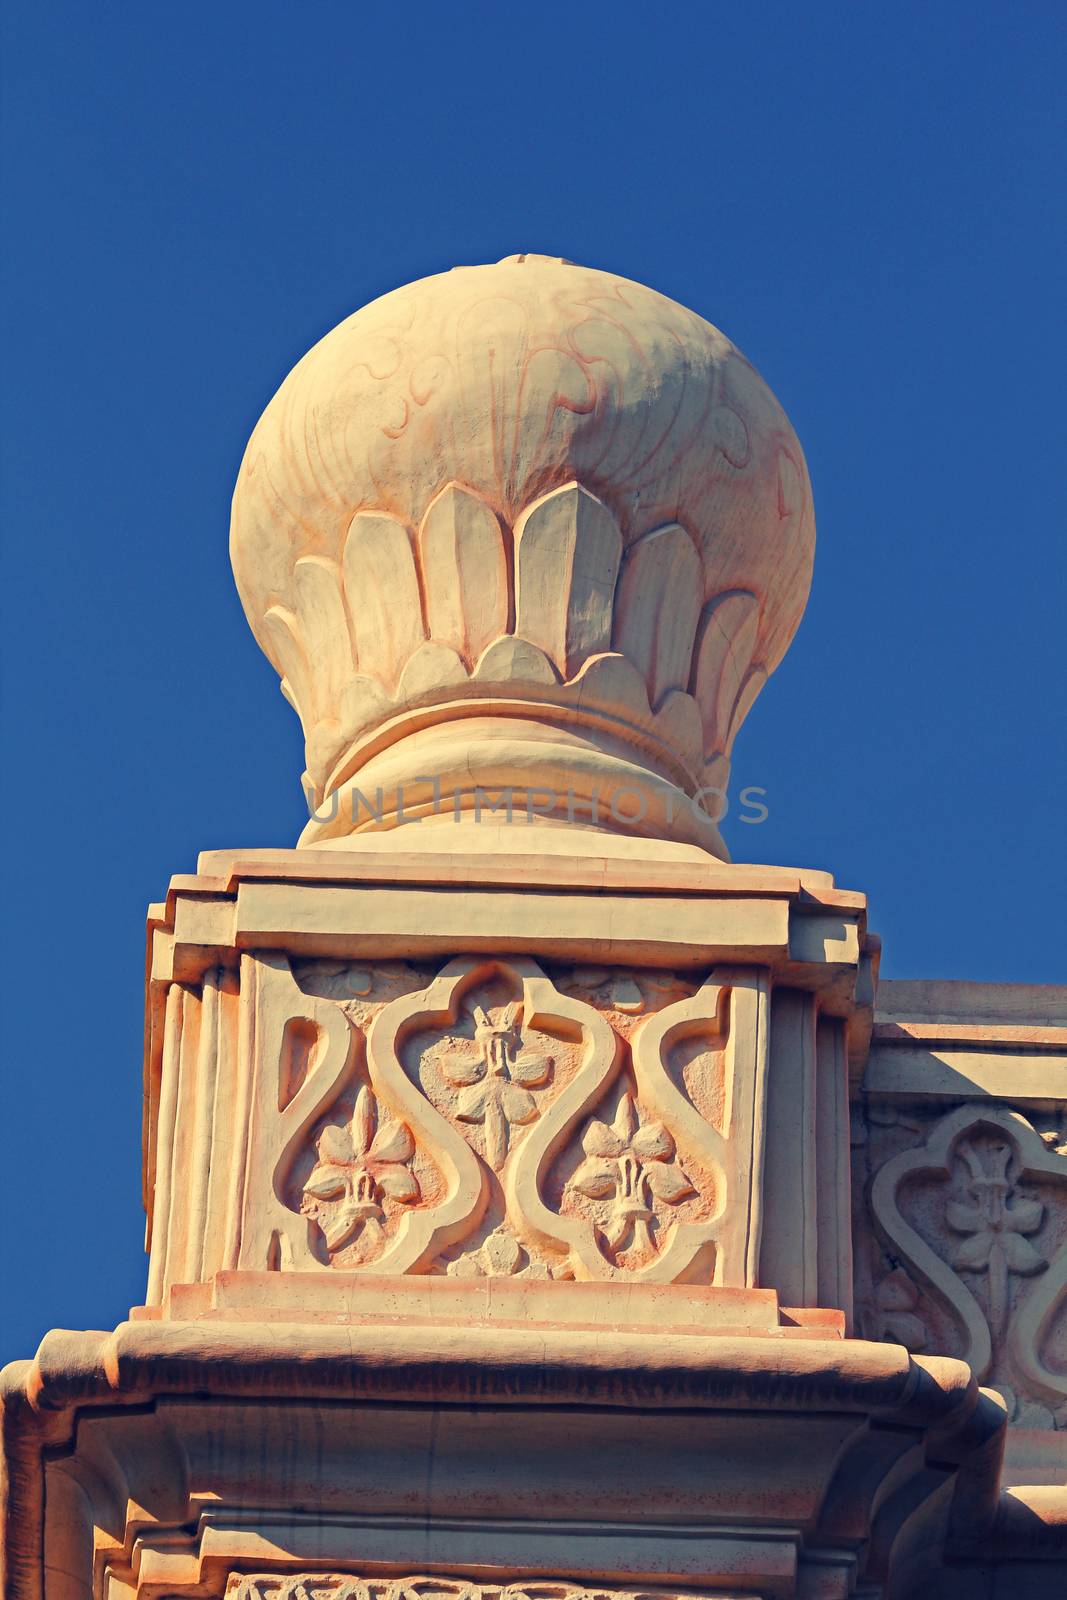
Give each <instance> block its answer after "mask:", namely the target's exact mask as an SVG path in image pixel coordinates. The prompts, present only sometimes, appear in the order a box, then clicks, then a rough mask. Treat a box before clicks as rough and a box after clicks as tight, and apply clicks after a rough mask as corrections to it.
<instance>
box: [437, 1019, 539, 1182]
mask: <svg viewBox="0 0 1067 1600" xmlns="http://www.w3.org/2000/svg"><path fill="white" fill-rule="evenodd" d="M520 1009H521V1008H520V1006H519V1004H518V1003H515V1004H512V1005H510V1006H508V1007H507V1008H506V1009H505V1011H504V1014H503V1016H502V1017H501V1018H500V1020H499V1022H494V1021H493V1020H492V1019H491V1018H490V1016H489V1015H488V1013H487V1012H486V1011H485V1010H483V1008H482V1007H481V1006H475V1007H474V1008H473V1013H472V1014H473V1016H474V1021H475V1032H474V1039H475V1043H476V1045H477V1046H478V1050H479V1054H478V1055H476V1056H468V1055H462V1054H460V1053H459V1052H458V1051H452V1052H449V1053H448V1054H446V1055H445V1056H444V1057H443V1058H442V1060H441V1071H442V1073H443V1074H444V1076H445V1078H446V1079H447V1080H448V1082H449V1083H450V1084H452V1085H453V1087H455V1088H456V1089H457V1090H458V1091H459V1092H458V1093H457V1095H456V1099H455V1106H454V1114H455V1116H456V1118H457V1119H458V1120H459V1121H460V1122H468V1123H480V1124H481V1126H482V1128H483V1129H484V1135H485V1156H486V1160H487V1161H488V1162H489V1165H490V1166H491V1167H492V1168H493V1170H494V1171H495V1172H499V1170H500V1168H501V1167H502V1166H503V1165H504V1162H505V1160H506V1158H507V1154H508V1148H509V1145H510V1142H511V1134H512V1129H513V1128H516V1129H517V1128H521V1127H523V1126H525V1125H526V1124H527V1123H529V1122H533V1121H534V1119H535V1118H536V1117H537V1116H538V1115H539V1111H538V1105H537V1101H536V1099H535V1098H534V1096H533V1095H532V1094H531V1093H530V1090H531V1089H532V1088H535V1087H536V1088H539V1089H540V1088H543V1087H544V1085H545V1084H546V1083H547V1082H548V1081H549V1078H550V1077H551V1075H552V1067H553V1064H554V1062H553V1057H552V1056H550V1055H547V1054H545V1053H544V1052H542V1051H538V1050H527V1049H525V1048H524V1046H523V1040H522V1034H521V1033H520V1032H519V1030H518V1028H517V1026H516V1020H517V1018H518V1014H519V1011H520Z"/></svg>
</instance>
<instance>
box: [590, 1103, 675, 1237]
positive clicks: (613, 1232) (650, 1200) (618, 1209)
mask: <svg viewBox="0 0 1067 1600" xmlns="http://www.w3.org/2000/svg"><path fill="white" fill-rule="evenodd" d="M582 1149H583V1150H584V1152H585V1160H584V1161H583V1162H582V1164H581V1166H580V1167H579V1168H578V1170H577V1171H576V1172H575V1173H574V1175H573V1177H571V1178H570V1179H568V1181H567V1184H566V1187H567V1189H569V1190H571V1191H572V1192H573V1193H577V1194H580V1195H584V1196H585V1197H586V1199H588V1200H591V1201H593V1202H594V1206H595V1208H596V1211H597V1214H598V1229H599V1232H600V1234H601V1236H602V1238H603V1240H604V1243H605V1245H606V1247H607V1251H608V1252H609V1253H610V1254H611V1256H612V1258H613V1259H614V1260H616V1261H618V1260H619V1259H621V1258H622V1257H623V1256H624V1255H625V1254H626V1253H627V1252H630V1251H632V1252H633V1254H634V1255H635V1256H636V1257H637V1258H638V1259H639V1260H647V1259H648V1257H649V1256H650V1255H653V1254H655V1253H656V1249H657V1246H656V1241H655V1238H654V1233H655V1231H656V1230H657V1229H658V1227H659V1215H658V1212H657V1204H656V1203H657V1201H659V1202H662V1203H663V1204H664V1205H668V1206H676V1205H677V1204H678V1203H679V1201H681V1200H686V1199H688V1198H689V1197H690V1196H691V1195H694V1194H695V1193H696V1189H695V1187H694V1185H693V1184H692V1183H691V1182H690V1180H689V1178H688V1177H687V1175H686V1173H685V1172H684V1171H683V1170H682V1167H681V1165H680V1164H679V1162H678V1161H677V1159H676V1155H677V1150H676V1146H675V1143H674V1140H673V1139H672V1137H671V1135H670V1134H669V1133H668V1131H667V1129H666V1128H665V1127H664V1126H663V1124H662V1122H655V1121H648V1122H639V1119H638V1113H637V1109H636V1107H635V1106H634V1103H633V1098H632V1096H631V1095H630V1094H628V1093H625V1094H623V1096H622V1098H621V1099H620V1101H619V1109H618V1111H617V1112H616V1114H615V1120H614V1122H613V1123H612V1124H611V1126H610V1127H609V1126H608V1125H607V1124H606V1123H604V1122H601V1121H599V1119H598V1118H596V1117H594V1118H593V1119H592V1121H591V1122H590V1123H589V1124H588V1126H587V1127H586V1130H585V1133H584V1134H583V1136H582Z"/></svg>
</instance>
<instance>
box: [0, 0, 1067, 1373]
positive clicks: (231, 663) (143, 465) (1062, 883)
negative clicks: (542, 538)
mask: <svg viewBox="0 0 1067 1600" xmlns="http://www.w3.org/2000/svg"><path fill="white" fill-rule="evenodd" d="M6 32H7V39H6V45H5V51H4V55H5V71H6V75H7V82H6V88H5V112H4V119H5V120H4V129H5V132H4V148H5V163H6V167H5V178H4V187H5V198H6V208H7V227H6V242H5V248H4V254H5V261H4V275H5V280H6V281H5V294H4V301H5V316H6V322H5V328H4V336H3V337H4V351H5V354H6V357H7V360H6V370H7V378H6V383H5V386H4V395H3V406H4V415H3V441H2V442H3V452H4V461H3V526H4V533H5V554H4V572H5V578H6V584H5V596H6V599H5V616H4V630H3V643H4V651H5V658H6V660H5V691H6V692H5V732H4V745H3V748H4V751H5V754H6V758H7V781H6V783H5V784H4V786H3V790H2V804H3V809H4V817H3V828H4V838H5V841H6V844H5V869H4V877H5V889H6V894H5V904H6V915H5V917H4V919H3V930H4V936H5V941H6V949H5V956H4V963H5V964H4V972H5V982H6V989H7V994H6V996H5V1004H4V1013H5V1030H6V1043H5V1050H4V1060H5V1079H4V1093H5V1111H6V1116H7V1120H6V1129H5V1139H4V1162H3V1165H2V1167H0V1184H2V1185H3V1196H2V1204H3V1215H4V1218H5V1226H4V1228H3V1234H2V1238H3V1261H2V1265H0V1272H2V1274H3V1275H2V1277H0V1281H2V1282H4V1284H5V1285H6V1287H7V1288H8V1289H10V1288H11V1286H12V1285H14V1286H15V1287H16V1293H15V1294H14V1295H8V1296H7V1298H8V1299H9V1300H13V1301H14V1302H15V1303H14V1304H11V1305H9V1308H8V1310H7V1312H6V1314H5V1315H4V1318H3V1322H2V1324H0V1357H8V1356H11V1357H13V1356H16V1355H29V1354H31V1353H32V1351H33V1349H34V1348H35V1347H36V1344H37V1341H38V1339H39V1338H40V1336H41V1334H42V1333H43V1332H44V1330H45V1329H46V1328H48V1327H50V1326H53V1325H60V1326H67V1327H94V1326H95V1327H106V1326H112V1325H113V1324H114V1323H115V1321H117V1320H118V1319H119V1318H121V1317H122V1316H123V1315H124V1314H125V1312H126V1309H127V1308H128V1307H129V1306H130V1305H131V1304H134V1303H138V1302H139V1301H140V1300H141V1299H142V1297H143V1291H144V1261H143V1257H142V1255H141V1245H142V1228H143V1224H142V1219H141V1216H140V1199H139V1172H138V1168H139V1154H140V1128H139V1119H140V1074H141V1060H140V1057H141V1029H142V980H143V948H144V946H143V928H144V909H145V906H146V904H147V902H148V901H149V900H152V899H156V898H158V897H161V896H162V894H163V892H164V890H165V887H166V884H167V880H168V878H169V876H170V874H171V873H173V872H186V871H190V870H191V869H192V867H193V865H194V862H195V858H196V854H197V851H198V850H200V849H204V848H211V847H221V846H227V845H269V844H287V843H290V842H292V841H293V840H294V839H295V836H296V834H297V832H298V831H299V828H300V826H301V806H302V801H301V796H300V792H299V789H298V785H297V779H298V774H299V772H300V770H301V766H302V755H301V744H300V736H299V729H298V725H297V722H296V718H295V717H294V716H293V714H292V712H291V711H290V710H289V708H288V707H287V706H286V704H285V703H284V701H283V700H282V698H281V696H280V694H279V693H278V690H277V684H276V679H275V677H274V674H273V672H272V670H271V669H270V668H269V666H268V665H267V663H266V661H265V660H264V659H263V658H262V657H261V656H260V654H259V652H258V650H257V649H256V647H255V645H254V643H253V641H252V637H251V635H250V633H249V632H248V630H247V628H246V626H245V624H244V621H243V617H242V613H241V610H240V606H239V604H238V601H237V597H236V594H235V591H234V589H233V585H232V581H231V578H230V573H229V564H228V557H227V523H228V510H229V497H230V494H231V491H232V487H233V481H234V477H235V475H236V471H237V466H238V463H239V461H240V457H241V453H242V450H243V448H244V444H245V441H246V439H247V436H248V434H249V432H250V430H251V428H252V426H253V424H254V422H255V420H256V418H257V416H258V414H259V412H260V411H261V409H262V408H263V406H264V405H265V403H266V401H267V400H268V399H269V397H270V395H271V393H272V392H273V390H274V389H275V388H276V386H277V384H278V383H279V382H280V380H281V378H282V377H283V376H284V374H285V373H286V371H287V370H288V369H289V368H290V367H291V366H292V364H293V363H294V361H295V360H296V359H297V358H298V357H299V356H300V355H301V354H302V353H303V352H304V350H305V349H307V347H308V346H309V345H310V344H311V343H313V342H314V340H316V339H317V338H319V337H320V336H321V335H322V334H323V333H324V332H325V331H326V330H327V329H329V328H330V327H331V326H333V325H334V324H335V323H336V322H337V321H339V320H340V318H341V317H343V316H344V315H346V314H347V313H348V312H350V311H351V310H353V309H354V308H355V307H357V306H358V305H360V304H362V303H363V302H365V301H366V300H368V299H371V298H372V297H374V296H375V295H377V294H380V293H382V292H383V291H385V290H387V289H389V288H392V287H394V286H395V285H396V284H398V283H402V282H405V281H407V280H409V279H411V278H415V277H420V276H423V275H424V274H426V273H430V272H435V271H440V270H442V269H444V268H447V267H450V266H452V265H454V264H456V263H458V262H477V261H493V260H496V259H498V258H499V257H501V256H504V255H509V254H512V253H515V252H518V251H524V250H526V251H541V252H545V253H549V254H559V255H564V256H567V257H569V258H571V259H573V260H578V261H582V262H585V263H588V264H590V265H593V266H603V267H607V268H610V269H612V270H615V271H618V272H620V273H623V274H625V275H626V276H629V277H632V278H637V279H640V280H642V281H643V282H646V283H649V284H652V285H653V286H655V287H656V288H658V289H661V290H663V291H664V292H665V293H667V294H670V295H672V296H674V297H675V298H677V299H679V300H681V301H683V302H684V303H685V304H686V305H690V306H692V307H694V308H695V309H696V310H698V311H700V312H701V313H702V314H703V315H705V316H707V317H708V318H709V319H710V320H711V321H712V322H715V323H716V324H717V325H719V326H720V327H722V328H723V330H724V331H725V332H726V333H728V334H729V335H730V337H731V338H732V339H733V340H734V341H735V342H736V343H737V344H738V345H739V346H740V347H741V349H742V350H743V351H744V352H745V354H746V355H747V356H749V358H750V359H751V360H753V361H754V362H755V363H756V364H757V366H758V367H759V368H760V369H761V371H762V372H763V373H764V375H765V376H766V378H767V379H768V381H769V382H770V383H771V385H772V387H773V388H774V389H775V390H776V392H777V393H778V395H779V397H780V398H781V400H782V402H783V403H784V405H785V407H786V409H787V410H788V412H789V414H790V416H791V418H792V420H793V422H794V424H795V426H796V429H797V431H798V433H799V435H800V438H801V440H802V442H803V444H804V447H805V450H806V453H807V457H808V462H809V466H810V468H811V473H812V479H813V483H814V489H815V504H816V516H817V523H818V548H817V552H816V567H815V581H814V588H813V592H812V599H811V603H810V605H809V607H808V612H807V615H806V618H805V621H804V623H803V624H802V627H801V630H800V633H799V634H798V636H797V639H796V641H795V643H794V645H793V648H792V650H791V652H790V654H789V655H788V656H787V658H786V660H785V663H784V664H783V666H782V667H781V668H780V669H779V672H778V674H777V675H776V676H775V678H774V679H773V680H772V682H771V684H770V686H769V687H768V689H767V690H766V691H765V692H764V694H763V696H762V697H761V699H760V700H759V702H758V704H757V706H756V709H755V711H754V713H753V715H752V717H751V719H750V721H749V723H748V725H747V726H746V728H745V730H744V732H743V733H742V735H741V738H740V740H739V742H738V745H737V749H736V759H735V774H736V781H737V785H738V787H740V785H742V784H753V785H759V786H761V787H763V788H765V789H766V790H767V802H766V803H767V805H768V807H769V811H770V816H769V819H768V821H767V822H766V823H765V824H763V825H762V826H761V827H744V826H742V825H740V824H738V823H737V822H736V821H729V820H728V821H727V824H726V827H725V832H726V833H727V837H728V840H729V843H730V845H731V848H732V849H733V851H734V853H735V855H736V856H737V857H738V858H739V859H749V860H757V861H768V862H779V863H788V864H794V865H800V864H802V865H805V866H813V867H820V868H829V869H830V870H831V871H833V872H834V873H835V874H836V876H837V879H838V881H839V882H840V883H842V884H843V885H845V886H846V887H848V888H854V889H862V890H864V891H866V892H867V893H868V894H869V896H870V900H871V922H872V926H873V927H874V928H876V929H877V930H878V931H879V932H880V933H881V934H882V936H883V939H884V941H885V958H884V966H883V971H884V972H885V973H886V974H887V975H888V976H891V977H905V976H939V977H970V978H976V979H981V980H990V981H991V980H1005V981H1009V980H1013V981H1033V982H1046V983H1049V982H1057V981H1058V982H1063V981H1065V980H1067V936H1065V930H1064V912H1063V907H1064V904H1065V891H1067V870H1065V862H1067V847H1065V845H1064V824H1065V814H1064V813H1065V806H1064V798H1063V796H1064V778H1065V770H1067V754H1065V732H1064V724H1065V720H1067V719H1065V715H1064V692H1063V651H1064V639H1065V633H1067V629H1065V625H1064V616H1065V601H1067V592H1065V591H1067V585H1065V581H1064V580H1065V576H1067V557H1065V554H1064V550H1065V517H1064V511H1065V506H1064V482H1063V480H1064V472H1063V455H1064V452H1063V431H1064V429H1063V423H1064V403H1063V395H1062V381H1063V380H1062V375H1063V372H1064V370H1065V357H1067V349H1065V338H1064V334H1065V329H1064V319H1063V281H1064V267H1065V260H1064V232H1065V212H1064V206H1063V203H1062V194H1063V190H1064V182H1065V178H1067V173H1065V170H1064V166H1065V162H1064V157H1063V151H1064V148H1065V135H1067V129H1065V127H1064V115H1063V110H1062V103H1063V94H1062V81H1063V73H1064V67H1065V64H1067V63H1065V61H1064V57H1065V54H1067V52H1065V49H1064V43H1065V32H1067V25H1065V22H1064V13H1063V9H1062V6H1061V5H1059V4H1058V3H1052V0H1049V3H1046V4H1038V3H1032V0H1023V3H1021V4H1018V5H1014V6H1012V7H1010V8H1009V7H1006V6H1000V5H997V6H994V5H991V4H990V3H989V0H979V3H977V4H975V3H969V4H966V5H964V4H960V3H955V0H953V3H939V4H937V5H933V6H931V5H929V4H922V5H920V4H918V3H916V0H905V3H902V4H896V5H894V6H892V7H888V6H883V7H879V8H875V7H873V6H860V5H844V4H841V5H836V4H825V3H820V0H814V3H809V4H806V5H804V6H797V5H788V6H787V5H774V4H758V3H757V4H753V5H750V6H744V7H738V6H723V5H717V4H701V5H697V4H688V5H678V4H674V5H665V6H658V7H648V6H636V5H630V4H627V3H623V0H615V3H613V4H610V5H609V4H606V3H604V0H595V3H591V4H579V3H577V0H568V3H556V0H553V3H540V4H538V5H536V6H514V5H505V4H503V3H499V4H494V5H489V4H453V5H450V6H445V5H429V4H425V3H417V0H416V3H413V4H411V5H409V6H408V7H407V8H401V7H398V6H381V5H379V6H369V5H361V4H358V3H357V0H348V3H345V4H339V3H336V0H314V3H305V4H299V5H298V4H294V3H290V4H284V5H283V4H278V3H272V0H257V3H256V4H255V5H252V4H250V3H242V4H233V3H221V4H218V3H216V4H212V5H210V6H207V5H204V4H200V3H193V4H188V5H185V6H182V7H166V8H164V7H157V6H140V7H135V6H133V5H132V4H125V5H118V4H102V5H94V6H85V5H82V4H74V3H71V0H67V3H61V4H57V3H49V0H43V3H42V0H37V3H35V4H32V5H31V4H29V3H27V0H11V3H10V4H9V6H8V8H7V24H6Z"/></svg>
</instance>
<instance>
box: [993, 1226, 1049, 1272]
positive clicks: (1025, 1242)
mask: <svg viewBox="0 0 1067 1600" xmlns="http://www.w3.org/2000/svg"><path fill="white" fill-rule="evenodd" d="M1000 1243H1001V1248H1002V1249H1003V1251H1004V1259H1005V1260H1006V1261H1007V1263H1008V1266H1009V1267H1010V1268H1011V1270H1012V1272H1020V1273H1023V1274H1024V1275H1025V1276H1027V1277H1029V1276H1030V1274H1031V1273H1034V1272H1041V1271H1042V1270H1043V1269H1044V1267H1045V1266H1046V1264H1047V1263H1046V1261H1045V1258H1044V1256H1042V1255H1039V1254H1038V1252H1037V1251H1036V1250H1035V1249H1034V1247H1033V1245H1032V1244H1031V1243H1030V1241H1029V1239H1024V1238H1023V1236H1022V1234H1021V1233H1002V1234H1001V1235H1000Z"/></svg>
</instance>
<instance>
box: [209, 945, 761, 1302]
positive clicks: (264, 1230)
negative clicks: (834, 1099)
mask: <svg viewBox="0 0 1067 1600" xmlns="http://www.w3.org/2000/svg"><path fill="white" fill-rule="evenodd" d="M250 967H251V970H249V971H247V972H246V974H245V980H243V981H247V984H248V986H249V987H250V989H251V990H252V991H253V992H252V994H251V1003H252V1005H253V1007H254V1008H255V1012H256V1018H257V1020H256V1025H255V1029H254V1034H253V1033H251V1032H250V1038H252V1037H254V1051H253V1055H254V1059H252V1060H250V1061H249V1062H248V1070H249V1073H250V1076H251V1078H252V1080H253V1086H254V1087H253V1094H252V1098H253V1117H252V1127H253V1134H252V1140H251V1151H252V1156H253V1160H252V1165H251V1168H250V1175H249V1184H248V1185H247V1188H246V1193H245V1202H244V1205H245V1217H244V1230H243V1235H242V1240H241V1260H240V1265H242V1266H245V1267H250V1268H253V1269H258V1270H262V1269H263V1267H264V1266H267V1267H272V1266H273V1267H275V1268H278V1269H281V1270H290V1269H297V1270H309V1269H312V1268H316V1267H335V1268H340V1269H343V1270H346V1271H355V1272H370V1273H374V1274H384V1273H388V1274H395V1273H408V1272H416V1273H431V1274H442V1273H443V1274H447V1275H449V1276H456V1277H497V1276H514V1277H529V1278H602V1279H603V1278H612V1277H624V1276H630V1275H635V1274H636V1275H640V1276H642V1277H644V1278H646V1279H648V1280H649V1281H655V1282H672V1281H681V1280H685V1281H691V1282H716V1283H729V1284H733V1285H744V1284H746V1283H748V1284H751V1283H752V1282H754V1273H755V1248H754V1244H755V1233H754V1230H753V1228H752V1227H751V1225H750V1222H751V1214H752V1207H753V1196H754V1194H755V1193H756V1192H757V1189H758V1184H759V1181H760V1176H761V1174H760V1168H759V1156H760V1151H759V1148H758V1147H757V1146H758V1140H756V1141H755V1142H754V1140H755V1134H756V1131H757V1124H758V1108H759V1106H760V1105H761V1103H762V1081H763V1072H764V1058H765V1041H766V1029H765V1024H764V1025H763V1026H762V1028H761V1026H760V1023H759V1017H760V1014H761V1010H760V1008H761V1007H763V1006H765V1001H766V995H765V990H764V988H763V987H762V984H761V980H759V978H758V977H757V975H756V974H755V973H753V972H746V971H739V972H736V973H732V974H731V973H728V972H724V973H722V974H713V975H712V976H711V977H710V978H709V979H708V980H707V981H706V982H699V981H697V980H696V979H687V978H681V977H678V976H675V975H673V974H667V973H659V972H655V971H652V970H648V971H621V970H618V969H608V968H582V967H578V968H574V967H561V968H553V969H552V970H551V971H550V972H549V971H545V970H543V969H542V968H541V967H539V966H538V965H537V964H536V963H535V962H533V961H532V960H529V959H527V958H524V957H514V958H511V959H508V960H503V959H494V958H482V957H463V958H460V959H457V960H454V961H451V962H449V963H447V964H446V965H445V966H444V967H442V968H440V969H439V970H435V969H434V968H433V967H429V966H422V967H419V966H414V965H409V964H407V963H393V964H388V963H381V964H377V963H371V964H368V965H364V966H355V965H353V964H346V963H340V962H303V963H299V964H297V965H295V966H294V967H293V968H292V969H290V968H289V966H288V964H287V963H286V962H285V960H284V958H269V959H267V960H263V961H260V960H253V961H251V963H250Z"/></svg>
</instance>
